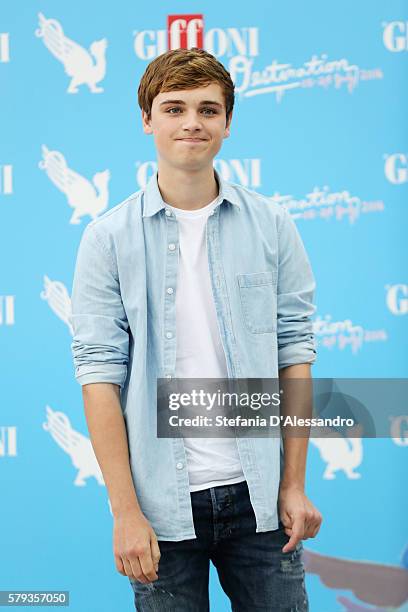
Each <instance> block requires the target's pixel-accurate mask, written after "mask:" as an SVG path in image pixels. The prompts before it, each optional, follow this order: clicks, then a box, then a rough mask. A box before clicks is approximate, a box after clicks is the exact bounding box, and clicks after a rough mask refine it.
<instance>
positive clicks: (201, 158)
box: [142, 83, 232, 170]
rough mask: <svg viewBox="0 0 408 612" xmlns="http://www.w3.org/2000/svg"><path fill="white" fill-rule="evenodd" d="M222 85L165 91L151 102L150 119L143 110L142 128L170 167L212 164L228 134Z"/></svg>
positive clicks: (214, 84)
mask: <svg viewBox="0 0 408 612" xmlns="http://www.w3.org/2000/svg"><path fill="white" fill-rule="evenodd" d="M231 118H232V113H231V116H230V118H229V122H228V125H226V108H225V102H224V96H223V93H222V89H221V86H220V85H219V84H218V83H211V84H210V85H208V86H207V87H200V88H197V89H185V90H178V91H170V92H169V91H167V92H164V93H160V94H158V95H157V96H156V97H155V98H154V100H153V104H152V112H151V119H150V120H149V119H148V118H147V114H146V113H145V111H142V120H143V131H144V132H145V134H153V136H154V140H155V145H156V150H157V156H158V158H159V159H160V160H162V161H164V162H165V163H166V164H168V165H169V166H172V167H177V168H185V169H192V170H193V169H194V170H197V169H200V168H204V167H205V166H207V165H209V164H211V165H212V161H213V159H214V157H215V156H216V154H217V153H218V151H219V150H220V148H221V145H222V141H223V139H224V138H227V137H228V136H229V135H230V123H231Z"/></svg>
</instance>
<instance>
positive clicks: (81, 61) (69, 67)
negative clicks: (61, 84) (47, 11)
mask: <svg viewBox="0 0 408 612" xmlns="http://www.w3.org/2000/svg"><path fill="white" fill-rule="evenodd" d="M38 22H39V25H40V27H39V28H38V29H37V30H36V31H35V35H36V36H37V37H38V38H42V39H43V41H44V45H45V46H46V47H47V49H48V50H49V51H50V52H51V53H52V54H53V55H54V57H56V58H57V59H58V60H59V61H60V62H61V63H62V64H63V66H64V69H65V73H66V74H67V75H68V76H70V77H71V82H70V84H69V86H68V89H67V93H70V94H73V93H78V86H79V85H83V84H86V85H88V87H89V90H90V91H91V93H101V92H103V87H97V86H96V84H97V83H99V82H100V81H102V80H103V79H104V78H105V74H106V60H105V51H106V48H107V46H108V43H107V40H106V38H103V39H102V40H97V41H94V42H93V43H92V44H91V46H90V47H89V51H87V49H84V47H81V45H78V43H76V42H74V41H73V40H70V39H69V38H67V37H66V36H65V34H64V31H63V29H62V26H61V24H60V23H59V21H57V20H56V19H47V18H46V17H45V16H44V15H43V14H42V13H38ZM92 56H93V57H94V59H95V62H94V61H93V59H92Z"/></svg>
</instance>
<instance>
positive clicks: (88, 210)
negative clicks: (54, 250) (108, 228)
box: [38, 145, 110, 224]
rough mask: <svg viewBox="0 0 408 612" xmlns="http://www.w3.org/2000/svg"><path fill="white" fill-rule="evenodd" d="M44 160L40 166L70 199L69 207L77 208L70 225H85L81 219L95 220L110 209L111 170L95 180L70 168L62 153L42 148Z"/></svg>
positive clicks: (97, 173) (97, 174) (99, 174)
mask: <svg viewBox="0 0 408 612" xmlns="http://www.w3.org/2000/svg"><path fill="white" fill-rule="evenodd" d="M42 154H43V159H42V160H41V161H40V162H39V164H38V165H39V167H40V168H41V169H42V170H45V171H46V173H47V176H48V178H49V179H50V180H51V181H52V182H53V183H54V185H55V186H56V187H58V189H59V190H60V191H62V192H63V193H65V195H66V196H67V200H68V204H69V205H70V206H71V208H73V209H74V212H73V215H72V217H71V219H70V220H69V222H70V223H73V224H78V223H81V219H80V218H81V217H83V216H84V215H90V216H91V217H92V219H96V217H97V216H98V215H99V214H101V213H102V212H103V211H104V210H106V209H107V208H108V201H109V191H108V183H109V179H110V172H109V170H104V171H103V172H96V174H94V176H93V177H92V183H91V181H88V179H86V178H85V177H83V176H81V175H80V174H78V173H77V172H74V170H71V169H70V168H68V165H67V162H66V160H65V157H64V156H63V154H62V153H60V152H59V151H50V150H49V149H48V148H47V147H46V146H45V145H42Z"/></svg>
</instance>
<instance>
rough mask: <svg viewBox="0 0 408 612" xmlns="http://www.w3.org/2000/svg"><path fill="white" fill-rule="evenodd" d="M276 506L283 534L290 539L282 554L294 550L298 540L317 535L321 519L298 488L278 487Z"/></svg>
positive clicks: (319, 514)
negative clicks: (283, 527) (283, 529)
mask: <svg viewBox="0 0 408 612" xmlns="http://www.w3.org/2000/svg"><path fill="white" fill-rule="evenodd" d="M278 506H279V515H280V520H281V521H282V523H283V525H284V526H285V533H286V534H287V535H288V536H289V537H290V539H289V541H288V542H287V543H286V544H285V546H284V547H283V548H282V552H284V553H285V552H290V551H292V550H295V548H296V546H297V543H298V542H299V541H300V540H307V539H308V538H314V537H315V536H316V535H317V533H318V531H319V529H320V525H321V524H322V520H323V517H322V515H321V513H320V512H319V510H318V509H317V508H315V506H314V505H313V504H312V502H311V501H310V500H309V499H308V498H307V497H306V495H305V494H304V491H303V490H302V489H301V488H300V487H298V486H294V485H293V486H291V485H289V486H282V487H280V489H279V498H278Z"/></svg>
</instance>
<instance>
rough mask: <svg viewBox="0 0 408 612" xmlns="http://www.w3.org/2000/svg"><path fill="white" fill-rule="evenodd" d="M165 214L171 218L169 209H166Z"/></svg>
mask: <svg viewBox="0 0 408 612" xmlns="http://www.w3.org/2000/svg"><path fill="white" fill-rule="evenodd" d="M165 214H166V215H167V216H168V217H171V210H170V209H169V208H166V210H165Z"/></svg>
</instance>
